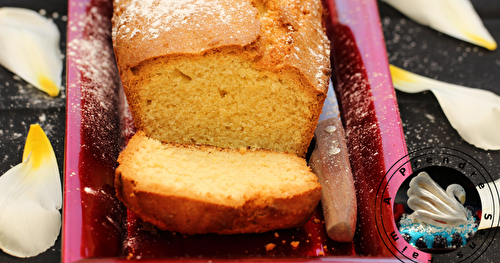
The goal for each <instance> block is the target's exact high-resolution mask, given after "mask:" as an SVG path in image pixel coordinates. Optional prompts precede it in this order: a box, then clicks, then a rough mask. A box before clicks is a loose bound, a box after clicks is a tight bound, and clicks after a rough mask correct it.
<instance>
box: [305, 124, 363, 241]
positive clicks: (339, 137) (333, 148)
mask: <svg viewBox="0 0 500 263" xmlns="http://www.w3.org/2000/svg"><path fill="white" fill-rule="evenodd" d="M314 137H315V139H316V145H315V148H314V150H313V152H312V154H311V158H310V159H309V166H310V167H311V170H312V172H313V173H315V174H316V176H318V180H319V182H320V184H321V186H322V189H321V203H322V206H323V214H324V217H325V225H326V230H327V234H328V236H329V237H330V238H331V239H332V240H334V241H339V242H350V241H352V239H353V237H354V233H355V232H356V216H357V203H356V192H355V188H354V181H353V177H352V173H351V165H350V162H349V154H348V152H347V146H346V142H345V133H344V128H343V127H342V122H341V121H340V119H339V118H335V117H334V118H329V119H325V120H322V121H320V122H319V123H318V125H317V126H316V131H315V132H314Z"/></svg>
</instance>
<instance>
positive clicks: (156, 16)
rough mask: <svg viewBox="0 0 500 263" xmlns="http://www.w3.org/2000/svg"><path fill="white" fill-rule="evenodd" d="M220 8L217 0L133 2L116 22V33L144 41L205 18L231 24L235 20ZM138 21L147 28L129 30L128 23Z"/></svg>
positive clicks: (237, 5) (220, 4)
mask: <svg viewBox="0 0 500 263" xmlns="http://www.w3.org/2000/svg"><path fill="white" fill-rule="evenodd" d="M223 4H224V3H223V1H220V0H134V1H132V2H131V3H130V5H129V6H127V8H126V9H125V11H124V13H123V14H122V15H121V16H120V17H119V18H117V19H119V20H118V21H117V22H118V33H119V35H123V36H124V37H128V38H133V37H135V36H137V35H142V38H143V39H155V38H158V36H159V35H160V34H161V33H162V32H166V31H170V30H172V29H174V28H178V27H181V26H184V25H185V24H187V23H188V21H203V20H204V19H206V17H207V16H210V17H214V18H215V19H214V21H217V23H224V24H230V23H231V21H232V20H233V19H237V18H234V17H232V16H231V14H230V13H228V12H226V9H225V8H224V7H223ZM241 8H242V5H241V4H233V7H231V9H232V10H231V11H236V10H238V9H241ZM231 13H232V12H231ZM138 19H139V20H146V21H147V23H145V24H146V25H148V28H147V29H140V28H130V23H131V22H132V21H136V20H138ZM195 25H198V26H199V24H198V23H195Z"/></svg>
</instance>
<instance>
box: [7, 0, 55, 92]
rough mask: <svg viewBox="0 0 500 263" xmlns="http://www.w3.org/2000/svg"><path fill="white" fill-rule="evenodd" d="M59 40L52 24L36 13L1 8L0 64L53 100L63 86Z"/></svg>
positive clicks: (19, 9) (21, 9) (26, 10)
mask: <svg viewBox="0 0 500 263" xmlns="http://www.w3.org/2000/svg"><path fill="white" fill-rule="evenodd" d="M59 40H60V34H59V30H58V29H57V26H56V25H55V24H54V22H52V21H51V20H48V19H47V18H45V17H43V16H42V15H40V14H38V13H37V12H35V11H32V10H28V9H23V8H12V7H3V8H0V64H1V65H3V66H4V67H5V68H7V69H8V70H10V71H12V72H13V73H15V74H17V75H19V76H20V77H21V78H23V79H24V80H26V81H27V82H29V83H31V84H32V85H33V86H35V87H36V88H38V89H40V90H42V91H44V92H46V93H48V94H49V95H50V96H53V97H54V96H57V95H59V91H60V88H61V85H62V84H61V83H62V76H61V74H62V69H63V63H62V59H61V51H60V50H59Z"/></svg>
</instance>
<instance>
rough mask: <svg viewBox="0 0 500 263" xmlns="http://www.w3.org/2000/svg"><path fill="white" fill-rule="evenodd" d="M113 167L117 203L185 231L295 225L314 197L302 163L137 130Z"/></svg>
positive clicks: (317, 191) (316, 188) (317, 189)
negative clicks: (166, 139) (169, 139)
mask: <svg viewBox="0 0 500 263" xmlns="http://www.w3.org/2000/svg"><path fill="white" fill-rule="evenodd" d="M118 162H119V164H120V165H119V167H118V169H117V170H116V178H115V186H116V189H117V196H118V198H119V199H120V200H121V201H122V202H123V203H124V204H125V205H126V206H127V207H128V208H129V209H130V210H132V211H133V212H134V213H135V214H136V215H138V216H139V217H140V218H141V219H142V220H144V221H147V222H150V223H152V224H154V225H156V226H157V227H158V228H160V229H163V230H170V231H176V232H180V233H185V234H199V233H220V234H235V233H259V232H266V231H270V230H273V229H281V228H290V227H296V226H300V225H301V224H303V223H305V222H306V221H307V220H308V219H309V218H310V216H311V214H312V212H313V210H314V209H315V208H316V206H317V204H318V202H319V200H320V198H321V186H320V184H319V183H318V179H317V177H316V176H315V175H314V174H313V173H312V172H311V171H310V169H309V168H308V167H307V165H306V161H305V160H304V159H303V158H299V157H297V156H296V155H294V154H289V153H277V152H274V151H269V150H262V149H251V148H241V149H238V150H236V149H230V148H221V147H215V146H206V145H191V144H173V143H161V142H160V141H158V140H156V139H152V138H148V137H147V136H145V134H144V133H143V132H141V131H139V132H138V133H137V134H135V135H134V136H133V137H132V139H131V140H130V141H129V143H128V145H127V148H126V149H125V150H124V151H123V152H122V153H121V154H120V156H119V158H118Z"/></svg>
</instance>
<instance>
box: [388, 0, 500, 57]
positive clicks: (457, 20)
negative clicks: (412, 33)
mask: <svg viewBox="0 0 500 263" xmlns="http://www.w3.org/2000/svg"><path fill="white" fill-rule="evenodd" d="M383 1H384V2H386V3H388V4H390V5H391V6H393V7H394V8H396V9H398V10H399V11H400V12H401V13H403V14H405V15H406V16H408V17H409V18H411V19H413V20H414V21H416V22H418V23H420V24H422V25H425V26H429V27H431V28H434V29H436V30H438V31H441V32H443V33H445V34H447V35H450V36H452V37H455V38H458V39H461V40H464V41H467V42H470V43H473V44H476V45H479V46H482V47H485V48H487V49H489V50H495V49H496V48H497V43H496V42H495V40H494V39H493V37H492V36H491V35H490V33H489V32H488V30H487V29H486V28H485V27H484V25H483V22H482V21H481V18H479V15H478V14H477V13H476V11H475V10H474V7H473V6H472V4H471V3H470V1H469V0H383Z"/></svg>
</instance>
